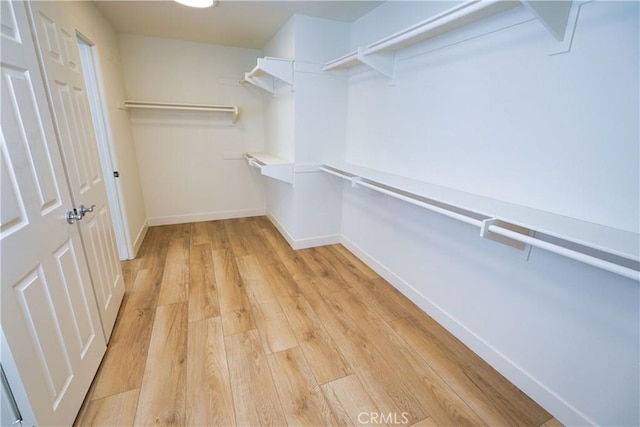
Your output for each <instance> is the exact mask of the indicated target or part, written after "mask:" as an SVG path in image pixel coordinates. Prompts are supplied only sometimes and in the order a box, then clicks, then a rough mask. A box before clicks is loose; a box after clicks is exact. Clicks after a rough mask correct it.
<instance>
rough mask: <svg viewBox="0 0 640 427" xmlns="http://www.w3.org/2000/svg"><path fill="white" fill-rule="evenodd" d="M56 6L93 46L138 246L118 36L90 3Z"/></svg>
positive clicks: (134, 164)
mask: <svg viewBox="0 0 640 427" xmlns="http://www.w3.org/2000/svg"><path fill="white" fill-rule="evenodd" d="M56 5H57V6H58V7H59V8H61V10H62V11H63V13H65V14H67V16H69V17H70V19H71V21H72V22H73V23H74V24H75V27H76V28H77V29H78V31H80V33H81V34H82V35H83V36H84V37H86V38H87V39H89V40H90V41H91V42H92V43H94V44H95V46H96V51H97V54H98V61H97V64H96V65H97V67H98V69H99V70H98V74H99V78H100V79H101V86H102V87H101V89H102V96H103V102H104V103H105V109H104V113H105V115H106V116H107V126H108V128H109V129H108V133H109V134H110V135H111V140H112V143H113V147H114V151H115V159H113V160H114V163H115V164H114V165H113V170H118V171H119V172H120V178H119V180H118V183H117V184H118V186H119V189H120V191H121V192H122V197H123V208H124V212H125V215H126V221H125V222H126V226H127V230H126V232H128V234H129V237H130V240H131V243H132V244H133V245H134V246H136V245H139V244H140V243H141V241H142V238H143V237H144V232H145V231H146V222H145V221H146V212H145V206H144V203H143V196H142V187H141V185H140V175H139V170H138V161H137V157H138V156H137V152H136V148H135V145H134V143H133V135H132V133H131V124H130V123H129V117H128V114H127V113H126V111H122V110H120V109H119V108H118V105H119V103H120V102H121V101H122V100H123V99H124V98H125V85H124V79H123V68H122V63H121V61H120V52H119V46H118V38H117V35H116V33H115V31H114V30H113V28H112V27H111V25H110V24H109V23H108V22H107V21H106V19H104V17H103V16H102V14H101V13H100V12H99V11H98V9H97V8H96V7H95V6H94V5H93V4H91V3H90V2H75V1H72V2H57V3H56ZM136 249H137V248H136Z"/></svg>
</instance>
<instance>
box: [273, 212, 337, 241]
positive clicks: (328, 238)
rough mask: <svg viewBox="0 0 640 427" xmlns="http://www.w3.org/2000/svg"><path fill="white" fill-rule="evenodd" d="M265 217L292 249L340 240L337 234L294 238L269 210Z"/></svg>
mask: <svg viewBox="0 0 640 427" xmlns="http://www.w3.org/2000/svg"><path fill="white" fill-rule="evenodd" d="M266 215H267V218H269V221H271V223H272V224H273V225H274V226H275V227H276V228H277V229H278V231H279V232H280V234H282V237H284V238H285V240H286V241H287V243H289V246H291V248H292V249H294V250H297V249H307V248H315V247H317V246H327V245H335V244H337V243H340V242H341V241H342V236H341V235H339V234H330V235H325V236H316V237H307V238H305V239H294V238H293V236H292V235H291V233H289V231H288V230H287V229H286V227H285V226H284V225H282V223H281V222H280V221H278V220H277V219H276V218H275V217H274V216H273V215H272V214H271V213H270V212H267V214H266Z"/></svg>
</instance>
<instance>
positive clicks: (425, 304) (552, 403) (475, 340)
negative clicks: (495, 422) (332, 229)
mask: <svg viewBox="0 0 640 427" xmlns="http://www.w3.org/2000/svg"><path fill="white" fill-rule="evenodd" d="M340 243H342V245H344V247H346V248H347V249H349V251H351V252H352V253H353V254H354V255H355V256H357V257H358V258H359V259H360V260H361V261H362V262H364V263H365V264H367V265H368V266H369V267H371V268H372V269H373V270H374V271H375V272H376V273H378V274H379V275H380V276H382V277H383V278H384V279H385V280H386V281H388V282H389V283H391V284H392V285H393V286H394V287H395V288H396V289H398V291H400V292H401V293H402V294H403V295H405V296H406V297H407V298H409V299H410V300H411V301H413V302H414V303H415V304H416V305H417V306H418V307H420V308H421V309H422V310H423V311H424V312H425V313H427V314H428V315H429V316H431V317H432V318H433V319H434V320H435V321H436V322H438V323H439V324H440V325H442V326H443V327H444V328H445V329H446V330H447V331H449V332H450V333H452V334H453V335H454V336H455V337H456V338H458V339H459V340H460V341H462V342H463V343H464V344H465V345H467V346H468V347H469V348H471V350H473V351H474V352H475V353H476V354H477V355H478V356H480V357H481V358H482V359H484V360H485V361H486V362H487V363H488V364H489V365H491V366H492V367H493V368H494V369H496V370H497V371H498V372H500V373H501V374H502V375H503V376H504V377H505V378H507V379H508V380H509V381H511V382H512V383H513V384H515V385H516V386H517V387H518V388H520V389H521V390H522V391H524V392H525V393H526V394H527V395H528V396H529V397H531V398H532V399H533V400H534V401H536V402H537V403H538V404H540V405H541V406H542V407H544V408H545V409H546V410H547V411H549V412H550V413H552V414H553V415H554V416H555V417H556V418H557V419H559V420H560V421H561V422H563V423H565V424H566V425H569V424H571V425H596V422H595V421H593V420H591V419H589V417H587V416H586V415H585V414H583V413H582V412H580V411H579V410H578V409H577V408H575V407H574V406H572V405H571V404H569V403H568V402H567V401H566V400H564V399H562V398H561V397H560V396H558V395H557V394H556V393H554V392H553V391H552V390H550V389H548V388H547V387H545V386H544V384H542V383H540V382H539V381H538V380H536V379H535V378H534V377H533V376H532V375H530V374H529V373H528V372H526V371H525V370H524V369H523V368H521V367H520V366H518V365H517V364H516V363H515V362H513V361H512V360H511V359H509V358H508V357H506V356H505V355H504V354H502V353H501V352H500V351H499V350H498V349H496V348H495V347H493V346H492V345H491V344H489V343H488V342H487V341H485V340H484V339H482V338H481V337H480V336H478V335H477V334H476V333H474V332H473V331H472V330H470V329H469V328H467V327H466V326H465V325H463V324H462V323H460V322H459V321H458V320H457V319H456V318H455V317H453V316H452V315H450V314H449V313H448V312H446V311H445V310H444V309H443V308H442V307H440V306H439V305H437V304H436V303H435V302H433V301H432V300H430V299H429V298H428V297H426V296H425V295H423V294H422V293H420V291H418V290H417V289H416V288H414V287H413V286H411V284H409V283H408V282H406V281H405V280H404V279H402V278H401V277H400V276H398V275H397V274H395V273H394V272H393V271H391V270H390V269H389V268H387V267H386V266H385V265H384V264H382V263H381V262H380V261H378V260H377V259H376V258H374V257H372V256H371V255H369V254H368V253H367V252H365V251H364V250H362V249H361V248H360V247H359V246H357V245H356V244H355V243H353V242H352V241H351V240H349V239H347V238H346V237H345V236H341V241H340Z"/></svg>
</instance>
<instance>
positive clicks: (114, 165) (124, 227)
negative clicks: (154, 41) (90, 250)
mask: <svg viewBox="0 0 640 427" xmlns="http://www.w3.org/2000/svg"><path fill="white" fill-rule="evenodd" d="M76 37H77V39H78V47H79V49H80V64H81V67H82V73H83V74H84V80H85V84H86V86H87V95H88V98H89V104H90V110H91V118H92V119H93V125H94V129H95V133H96V141H97V143H98V153H99V155H100V164H101V165H102V171H103V175H104V182H105V187H106V189H107V198H108V200H109V209H110V210H111V218H112V221H113V231H114V234H115V238H116V243H117V246H118V254H119V256H120V259H121V260H125V259H132V258H134V248H133V243H132V241H131V236H130V235H129V232H128V230H129V222H128V220H127V213H126V210H125V208H124V206H125V203H124V196H123V194H122V187H121V186H122V184H121V181H120V180H119V179H118V178H116V177H115V175H114V173H115V172H118V171H119V169H118V161H117V159H118V157H117V155H116V152H115V147H114V145H113V137H112V134H111V128H110V127H109V126H107V123H110V121H109V117H108V114H107V111H108V109H107V108H106V105H105V103H104V99H105V96H104V92H103V88H102V82H103V80H102V76H101V75H100V67H99V66H98V64H99V58H98V55H97V52H96V45H95V43H93V42H92V41H91V40H90V39H89V38H88V37H86V36H85V35H83V34H80V33H78V32H76Z"/></svg>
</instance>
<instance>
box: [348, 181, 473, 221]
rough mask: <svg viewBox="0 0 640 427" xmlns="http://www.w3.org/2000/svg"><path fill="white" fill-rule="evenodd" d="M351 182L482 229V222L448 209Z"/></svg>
mask: <svg viewBox="0 0 640 427" xmlns="http://www.w3.org/2000/svg"><path fill="white" fill-rule="evenodd" d="M352 181H353V182H354V184H356V185H362V186H363V187H367V188H370V189H372V190H374V191H377V192H379V193H382V194H386V195H388V196H391V197H394V198H396V199H399V200H402V201H405V202H407V203H411V204H412V205H416V206H420V207H421V208H424V209H428V210H430V211H433V212H436V213H439V214H441V215H444V216H448V217H449V218H453V219H457V220H458V221H462V222H465V223H467V224H471V225H475V226H476V227H482V221H481V220H479V219H475V218H471V217H469V216H466V215H462V214H459V213H457V212H453V211H451V210H449V209H444V208H441V207H438V206H434V205H431V204H429V203H426V202H423V201H421V200H418V199H415V198H413V197H409V196H405V195H404V194H400V193H398V192H396V191H393V190H387V189H386V188H383V187H379V186H377V185H375V184H370V183H368V182H366V181H362V180H361V179H360V178H354V179H352Z"/></svg>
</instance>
